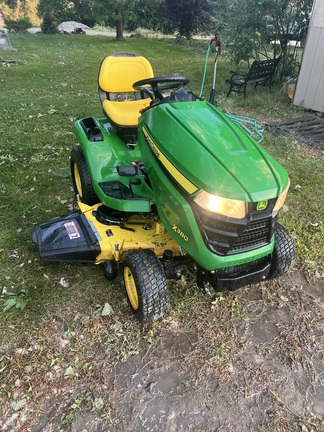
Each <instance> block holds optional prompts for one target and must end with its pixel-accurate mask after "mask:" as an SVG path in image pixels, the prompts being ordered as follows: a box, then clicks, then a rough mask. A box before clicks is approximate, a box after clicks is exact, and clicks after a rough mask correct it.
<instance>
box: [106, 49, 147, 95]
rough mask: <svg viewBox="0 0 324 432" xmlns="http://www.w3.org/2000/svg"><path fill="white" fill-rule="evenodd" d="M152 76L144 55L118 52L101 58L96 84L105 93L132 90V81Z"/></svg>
mask: <svg viewBox="0 0 324 432" xmlns="http://www.w3.org/2000/svg"><path fill="white" fill-rule="evenodd" d="M152 77H153V69H152V66H151V64H150V63H149V61H148V60H147V59H146V58H145V57H142V56H139V55H136V54H133V53H127V52H120V53H114V54H111V55H109V56H107V57H106V58H104V59H103V61H102V62H101V65H100V70H99V76H98V84H99V87H100V89H101V90H103V91H104V92H106V93H124V92H134V89H133V84H134V82H136V81H139V80H141V79H144V78H152Z"/></svg>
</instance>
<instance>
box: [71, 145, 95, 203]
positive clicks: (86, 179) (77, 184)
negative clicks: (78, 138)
mask: <svg viewBox="0 0 324 432" xmlns="http://www.w3.org/2000/svg"><path fill="white" fill-rule="evenodd" d="M70 166H71V175H72V183H73V188H74V191H75V194H76V195H79V197H80V200H81V202H83V203H84V204H87V205H89V206H92V205H94V204H97V203H99V202H100V200H99V198H98V197H97V195H96V193H95V191H94V189H93V186H92V182H91V177H90V173H89V169H88V166H87V162H86V160H85V157H84V154H83V151H82V148H81V147H79V146H75V147H73V149H72V152H71V162H70Z"/></svg>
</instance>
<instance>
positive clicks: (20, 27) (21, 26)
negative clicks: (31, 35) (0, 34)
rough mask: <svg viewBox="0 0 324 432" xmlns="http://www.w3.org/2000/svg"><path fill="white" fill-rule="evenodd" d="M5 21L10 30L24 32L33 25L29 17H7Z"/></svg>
mask: <svg viewBox="0 0 324 432" xmlns="http://www.w3.org/2000/svg"><path fill="white" fill-rule="evenodd" d="M3 21H4V23H5V26H6V27H7V29H8V30H13V31H17V32H23V31H25V30H27V29H28V28H30V27H32V26H33V24H32V22H31V21H30V20H29V18H18V19H16V20H14V19H9V18H5V19H4V20H3Z"/></svg>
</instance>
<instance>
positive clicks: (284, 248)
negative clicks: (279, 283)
mask: <svg viewBox="0 0 324 432" xmlns="http://www.w3.org/2000/svg"><path fill="white" fill-rule="evenodd" d="M274 241H275V244H274V250H273V255H272V261H271V268H270V273H269V276H268V279H275V278H277V277H279V276H283V275H284V274H285V273H287V272H288V270H289V269H290V268H291V267H292V266H293V265H294V262H295V257H296V252H295V246H294V243H293V241H292V238H291V237H290V235H289V234H288V232H287V230H286V229H285V228H284V227H283V226H282V225H281V224H279V223H278V224H277V226H276V230H275V240H274Z"/></svg>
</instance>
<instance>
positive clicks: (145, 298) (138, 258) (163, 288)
mask: <svg viewBox="0 0 324 432" xmlns="http://www.w3.org/2000/svg"><path fill="white" fill-rule="evenodd" d="M123 275H124V283H125V289H126V294H127V300H128V303H129V305H130V307H131V309H132V312H133V314H134V315H135V316H136V318H137V319H138V320H139V321H154V320H156V319H158V318H160V317H161V316H162V315H164V314H165V312H166V311H167V310H168V307H169V295H168V288H167V282H166V277H165V273H164V270H163V267H162V264H161V263H160V261H159V259H158V258H157V256H156V255H155V254H154V253H153V252H152V251H150V250H139V251H136V252H131V253H129V254H128V255H126V258H125V261H124V271H123Z"/></svg>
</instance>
